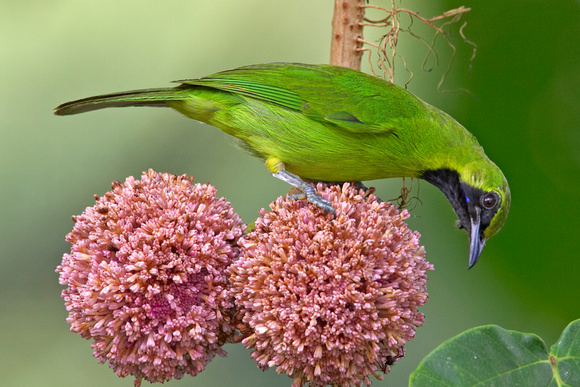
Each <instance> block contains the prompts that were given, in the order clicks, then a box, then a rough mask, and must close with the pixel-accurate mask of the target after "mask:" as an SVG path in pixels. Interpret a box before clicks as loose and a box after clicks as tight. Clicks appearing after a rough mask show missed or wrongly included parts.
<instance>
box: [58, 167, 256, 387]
mask: <svg viewBox="0 0 580 387" xmlns="http://www.w3.org/2000/svg"><path fill="white" fill-rule="evenodd" d="M192 180H193V179H190V178H189V177H187V176H186V175H183V176H174V175H169V174H159V173H156V172H154V171H152V170H149V171H148V172H147V173H144V174H143V176H142V177H141V180H140V181H139V180H135V179H134V178H133V177H130V178H128V179H127V180H126V181H125V183H124V184H121V183H119V182H115V183H113V187H112V191H111V192H108V193H106V194H105V195H104V196H103V197H100V198H99V197H96V203H95V205H94V206H92V207H88V208H87V209H86V210H85V211H84V212H83V214H82V215H80V216H75V217H73V220H74V222H75V225H74V228H73V230H72V232H71V233H70V234H68V235H67V238H66V240H67V241H68V242H70V243H71V244H72V249H71V253H70V254H65V255H64V257H63V260H62V264H61V265H60V266H58V268H57V270H56V271H57V272H58V273H59V274H60V283H61V284H63V285H67V288H66V289H65V290H63V292H62V297H63V298H64V300H65V304H66V308H67V310H68V311H69V316H68V318H67V321H68V322H69V323H70V324H71V330H72V331H73V332H77V333H79V334H80V335H81V336H82V337H84V338H86V339H93V340H94V341H93V343H92V347H93V350H94V355H95V357H96V358H97V359H98V360H99V361H100V362H102V363H104V362H107V361H108V363H109V367H111V368H112V369H113V370H115V372H116V373H117V375H119V376H122V377H125V376H127V375H133V376H135V377H136V380H135V385H136V386H139V385H140V383H141V380H142V379H145V380H148V381H150V382H163V381H166V380H169V379H171V378H177V379H179V378H181V377H182V376H183V375H184V374H190V375H196V374H198V373H199V372H200V371H202V370H203V369H204V368H205V366H206V365H207V364H208V362H209V361H210V360H211V359H212V358H213V357H214V356H215V355H216V354H218V355H222V356H223V355H224V354H225V351H224V350H223V349H222V348H221V346H222V345H223V344H224V343H226V342H230V341H232V339H233V334H234V331H235V329H234V326H233V325H232V321H231V317H232V316H231V314H232V311H233V307H234V304H233V300H232V297H231V296H230V294H229V292H228V277H227V275H226V269H227V268H228V267H229V266H230V264H231V263H232V262H233V260H234V259H235V258H237V256H238V254H239V247H238V244H237V242H238V240H239V239H240V238H241V237H242V236H243V235H244V230H245V226H244V225H243V223H242V220H241V219H240V217H239V216H238V215H237V214H235V213H234V212H233V210H232V208H231V205H230V203H228V202H227V201H225V199H223V198H221V199H218V198H216V189H215V188H214V187H212V186H210V185H201V184H195V185H193V184H192Z"/></svg>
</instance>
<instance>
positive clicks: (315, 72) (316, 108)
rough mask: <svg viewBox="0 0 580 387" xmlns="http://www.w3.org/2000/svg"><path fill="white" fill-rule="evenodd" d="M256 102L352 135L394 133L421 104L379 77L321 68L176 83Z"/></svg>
mask: <svg viewBox="0 0 580 387" xmlns="http://www.w3.org/2000/svg"><path fill="white" fill-rule="evenodd" d="M177 82H180V83H182V84H184V85H193V86H205V87H210V88H215V89H218V90H223V91H228V92H231V93H236V94H241V95H244V96H246V97H251V98H256V99H260V100H263V101H267V102H270V103H274V104H277V105H280V106H283V107H285V108H287V109H290V110H295V111H300V112H302V113H303V114H304V115H306V116H307V117H309V118H311V119H314V120H318V121H321V122H326V123H332V124H335V125H336V126H338V127H339V128H342V129H344V130H348V131H351V132H360V133H377V134H378V133H382V134H384V133H386V132H391V133H396V130H397V129H398V128H401V125H404V122H405V119H406V118H409V117H410V116H413V115H416V114H421V113H422V112H423V111H424V107H423V106H422V105H421V102H420V101H419V100H418V99H417V98H416V97H414V96H413V95H412V94H410V93H408V92H407V91H405V90H403V89H401V88H399V87H398V86H395V85H393V84H390V83H387V82H385V81H383V80H381V79H379V78H376V77H373V76H370V75H365V76H363V77H361V73H358V72H355V71H353V70H350V69H344V68H340V67H331V66H325V65H299V64H282V63H280V64H267V65H255V66H247V67H241V68H238V69H234V70H228V71H223V72H220V73H217V74H214V75H210V76H208V77H205V78H201V79H191V80H182V81H177Z"/></svg>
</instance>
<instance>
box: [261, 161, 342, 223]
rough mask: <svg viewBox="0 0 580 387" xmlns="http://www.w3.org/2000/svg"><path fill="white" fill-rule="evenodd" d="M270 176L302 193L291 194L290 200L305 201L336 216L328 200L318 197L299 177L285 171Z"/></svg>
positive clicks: (310, 186)
mask: <svg viewBox="0 0 580 387" xmlns="http://www.w3.org/2000/svg"><path fill="white" fill-rule="evenodd" d="M272 176H274V177H275V178H278V179H280V180H282V181H285V182H286V183H288V184H290V185H291V186H293V187H296V188H298V189H299V190H300V191H302V193H296V194H291V195H290V198H291V199H302V200H304V199H306V200H307V201H309V202H310V203H312V204H314V205H315V206H317V207H318V208H320V209H321V210H323V211H324V212H329V213H331V214H333V215H336V211H334V208H333V207H332V202H331V201H330V200H327V199H324V198H322V197H320V196H319V195H318V194H317V193H316V190H315V189H314V187H313V186H312V185H310V184H309V183H307V182H305V181H304V180H302V179H301V178H300V177H298V176H296V175H294V174H292V173H290V172H286V171H285V170H281V171H278V172H276V173H272Z"/></svg>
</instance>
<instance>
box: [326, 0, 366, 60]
mask: <svg viewBox="0 0 580 387" xmlns="http://www.w3.org/2000/svg"><path fill="white" fill-rule="evenodd" d="M364 2H365V0H335V1H334V16H333V18H332V42H331V46H330V64H332V65H337V66H343V67H350V68H352V69H355V70H360V65H361V59H362V54H363V52H362V48H363V44H362V37H363V20H364V15H365V11H364V7H363V5H364Z"/></svg>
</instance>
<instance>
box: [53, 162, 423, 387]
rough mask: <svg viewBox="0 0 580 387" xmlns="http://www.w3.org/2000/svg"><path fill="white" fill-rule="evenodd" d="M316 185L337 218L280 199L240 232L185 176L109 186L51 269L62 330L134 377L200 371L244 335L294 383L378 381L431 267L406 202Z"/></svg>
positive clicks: (414, 320) (409, 328)
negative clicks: (63, 311)
mask: <svg viewBox="0 0 580 387" xmlns="http://www.w3.org/2000/svg"><path fill="white" fill-rule="evenodd" d="M317 190H318V193H319V194H320V195H321V196H322V197H324V198H326V199H328V200H330V201H331V202H332V205H333V208H334V209H335V210H336V216H334V215H332V214H325V213H324V212H323V211H322V210H321V209H319V208H318V207H316V206H314V205H312V204H310V203H307V202H305V201H303V200H291V199H289V198H278V200H276V201H275V202H273V203H272V204H271V205H270V208H271V211H270V212H266V211H265V210H261V211H260V215H261V217H260V218H259V219H258V220H257V221H256V227H255V229H254V230H253V231H252V232H250V233H249V234H248V235H244V231H245V226H244V225H243V223H242V220H241V219H240V217H239V216H238V215H237V214H235V213H234V212H233V210H232V208H231V205H230V203H228V202H227V201H225V199H223V198H220V199H218V198H216V190H215V188H214V187H212V186H210V185H201V184H193V179H191V178H189V177H187V176H186V175H183V176H174V175H170V174H160V173H156V172H154V171H152V170H149V171H148V172H147V173H144V174H143V175H142V177H141V180H135V179H134V178H132V177H130V178H128V179H127V180H126V181H125V183H124V184H121V183H119V182H115V183H113V188H112V191H111V192H108V193H106V194H105V195H104V196H103V197H96V203H95V205H94V206H92V207H88V208H87V209H86V210H85V211H84V212H83V214H82V215H80V216H75V217H73V220H74V221H75V225H74V228H73V230H72V232H71V233H70V234H68V235H67V241H68V242H70V243H71V244H72V248H71V253H70V254H64V257H63V260H62V264H61V265H60V266H58V268H57V272H58V273H59V274H60V283H61V284H63V285H66V286H67V287H66V289H65V290H63V292H62V297H63V298H64V300H65V304H66V308H67V310H68V311H69V316H68V318H67V321H68V322H69V323H70V324H71V330H72V331H73V332H76V333H79V334H80V335H81V336H82V337H84V338H86V339H92V340H93V342H92V347H93V351H94V355H95V357H96V358H97V359H98V360H99V361H100V362H101V363H105V362H108V364H109V367H111V368H112V369H113V370H115V372H116V373H117V375H119V376H121V377H125V376H128V375H133V376H135V378H136V380H135V385H136V386H139V385H140V384H141V381H142V380H143V379H145V380H147V381H150V382H164V381H167V380H170V379H172V378H177V379H180V378H181V377H183V375H184V374H189V375H196V374H198V373H199V372H201V371H202V370H203V369H204V368H205V366H206V365H207V364H208V363H209V361H211V360H212V359H213V358H214V357H215V355H216V354H218V355H222V356H223V355H225V351H224V350H223V349H222V345H223V344H225V343H227V342H234V341H237V340H240V339H243V340H242V342H243V344H244V345H245V346H246V347H247V348H250V349H253V351H252V354H251V356H252V357H253V358H254V359H255V360H256V361H257V363H258V366H259V367H260V368H262V369H266V368H268V367H277V371H278V372H279V373H285V374H287V375H289V376H290V377H291V378H293V379H294V383H293V386H296V387H297V386H303V385H305V384H306V383H309V384H310V385H311V386H325V385H328V384H332V385H343V386H350V385H355V386H360V385H361V384H366V385H370V384H371V380H370V376H371V375H374V376H375V377H376V378H377V379H382V376H381V374H379V373H378V371H382V372H383V373H388V372H389V370H390V368H389V366H390V365H392V364H393V363H394V362H395V361H396V360H397V359H399V358H401V357H402V356H403V355H404V345H405V343H406V341H408V340H410V339H412V338H413V337H414V336H415V329H416V328H417V327H418V326H420V325H421V324H422V323H423V314H422V313H419V312H418V311H417V307H418V306H421V305H423V304H424V303H425V302H426V300H427V293H426V283H427V277H426V274H425V273H426V271H428V270H433V267H432V266H431V265H430V264H429V263H428V262H427V261H425V259H424V256H425V251H424V249H423V247H421V246H420V245H419V234H418V233H417V232H413V231H411V230H409V228H408V227H407V225H406V224H405V222H404V221H405V219H406V218H408V217H409V214H408V213H407V211H402V212H400V213H399V211H398V210H397V209H396V207H394V206H392V205H390V204H388V203H380V202H379V201H378V200H377V198H376V197H375V196H374V195H372V194H371V195H368V196H367V195H366V194H365V192H364V191H362V190H358V189H356V188H354V187H352V186H351V185H349V184H344V185H343V186H342V187H341V186H337V185H333V186H328V187H327V186H324V185H322V184H319V185H318V186H317ZM237 332H239V333H237ZM240 333H241V335H240ZM235 335H237V336H235ZM234 336H235V337H234Z"/></svg>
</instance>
